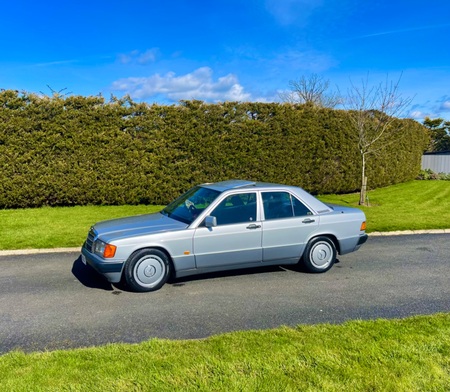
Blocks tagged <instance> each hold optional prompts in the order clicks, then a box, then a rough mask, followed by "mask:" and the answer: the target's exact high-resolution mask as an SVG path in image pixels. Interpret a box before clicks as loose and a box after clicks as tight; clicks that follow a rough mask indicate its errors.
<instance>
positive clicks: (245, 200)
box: [210, 193, 256, 225]
mask: <svg viewBox="0 0 450 392" xmlns="http://www.w3.org/2000/svg"><path fill="white" fill-rule="evenodd" d="M210 215H212V216H215V217H216V219H217V225H231V224H236V223H245V222H253V221H255V220H256V193H238V194H235V195H231V196H228V197H226V198H225V199H224V200H222V201H221V202H220V204H219V205H218V206H217V207H216V208H214V210H213V211H212V212H211V214H210Z"/></svg>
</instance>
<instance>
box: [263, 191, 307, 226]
mask: <svg viewBox="0 0 450 392" xmlns="http://www.w3.org/2000/svg"><path fill="white" fill-rule="evenodd" d="M262 200H263V205H264V217H265V219H266V220H271V219H283V218H292V217H294V216H304V215H312V212H311V211H310V210H309V209H308V208H307V207H306V206H305V205H304V204H303V203H302V202H301V201H300V200H298V199H297V198H295V197H293V196H292V195H291V194H290V193H288V192H263V193H262Z"/></svg>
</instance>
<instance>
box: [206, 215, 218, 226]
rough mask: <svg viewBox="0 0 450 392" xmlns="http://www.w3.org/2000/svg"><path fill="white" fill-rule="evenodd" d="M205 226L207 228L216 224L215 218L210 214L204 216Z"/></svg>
mask: <svg viewBox="0 0 450 392" xmlns="http://www.w3.org/2000/svg"><path fill="white" fill-rule="evenodd" d="M205 226H206V227H208V228H211V227H216V226H217V218H216V217H215V216H211V215H209V216H207V217H206V218H205Z"/></svg>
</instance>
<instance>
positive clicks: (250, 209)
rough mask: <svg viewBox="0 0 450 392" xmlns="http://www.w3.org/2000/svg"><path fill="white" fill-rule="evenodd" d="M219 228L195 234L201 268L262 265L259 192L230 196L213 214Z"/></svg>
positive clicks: (199, 229) (196, 254)
mask: <svg viewBox="0 0 450 392" xmlns="http://www.w3.org/2000/svg"><path fill="white" fill-rule="evenodd" d="M210 215H211V216H214V217H216V219H217V226H215V227H211V228H208V227H202V226H200V227H198V228H197V229H196V232H195V234H194V254H195V260H196V265H197V268H215V267H224V266H227V265H237V264H245V263H254V262H261V261H262V247H261V241H262V228H261V222H260V221H257V216H258V215H257V198H256V193H255V192H250V193H237V194H234V195H231V196H227V197H226V198H224V200H222V201H221V202H220V204H219V205H218V206H217V207H216V208H215V209H214V210H213V211H212V212H211V214H210Z"/></svg>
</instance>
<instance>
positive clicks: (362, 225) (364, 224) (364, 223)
mask: <svg viewBox="0 0 450 392" xmlns="http://www.w3.org/2000/svg"><path fill="white" fill-rule="evenodd" d="M359 230H361V231H364V230H366V222H363V223H361V228H360V229H359Z"/></svg>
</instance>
